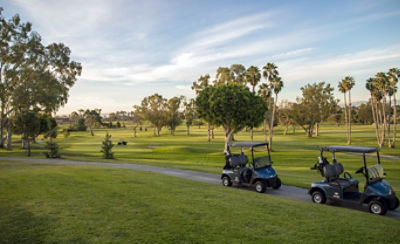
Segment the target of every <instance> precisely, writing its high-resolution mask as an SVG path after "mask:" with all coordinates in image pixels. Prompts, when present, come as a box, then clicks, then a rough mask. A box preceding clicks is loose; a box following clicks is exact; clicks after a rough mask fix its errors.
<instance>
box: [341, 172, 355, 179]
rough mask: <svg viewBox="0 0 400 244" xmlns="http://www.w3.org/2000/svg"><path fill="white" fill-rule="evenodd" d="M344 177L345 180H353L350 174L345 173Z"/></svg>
mask: <svg viewBox="0 0 400 244" xmlns="http://www.w3.org/2000/svg"><path fill="white" fill-rule="evenodd" d="M343 176H344V178H345V179H350V178H353V177H351V174H350V173H349V172H344V174H343Z"/></svg>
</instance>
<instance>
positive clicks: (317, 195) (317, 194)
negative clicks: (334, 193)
mask: <svg viewBox="0 0 400 244" xmlns="http://www.w3.org/2000/svg"><path fill="white" fill-rule="evenodd" d="M311 200H312V201H313V202H315V203H318V204H324V203H325V202H326V197H325V194H324V193H323V192H321V191H319V190H316V191H314V192H313V193H312V194H311Z"/></svg>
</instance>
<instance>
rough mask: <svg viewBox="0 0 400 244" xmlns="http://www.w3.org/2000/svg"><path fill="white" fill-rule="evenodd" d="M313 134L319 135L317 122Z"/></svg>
mask: <svg viewBox="0 0 400 244" xmlns="http://www.w3.org/2000/svg"><path fill="white" fill-rule="evenodd" d="M315 136H319V123H316V124H315Z"/></svg>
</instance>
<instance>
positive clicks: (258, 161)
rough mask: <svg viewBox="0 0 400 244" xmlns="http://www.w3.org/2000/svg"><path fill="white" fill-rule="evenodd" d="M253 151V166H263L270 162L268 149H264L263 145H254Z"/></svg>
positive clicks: (268, 164)
mask: <svg viewBox="0 0 400 244" xmlns="http://www.w3.org/2000/svg"><path fill="white" fill-rule="evenodd" d="M253 153H254V167H255V168H263V167H267V166H270V165H271V164H272V162H271V160H270V157H269V156H268V151H267V150H266V149H265V146H258V147H254V148H253Z"/></svg>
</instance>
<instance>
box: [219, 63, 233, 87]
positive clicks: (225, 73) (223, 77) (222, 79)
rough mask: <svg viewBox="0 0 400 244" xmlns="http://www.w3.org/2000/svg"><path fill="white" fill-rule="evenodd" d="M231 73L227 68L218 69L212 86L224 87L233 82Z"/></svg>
mask: <svg viewBox="0 0 400 244" xmlns="http://www.w3.org/2000/svg"><path fill="white" fill-rule="evenodd" d="M233 78H234V77H233V73H231V70H230V69H229V68H228V67H219V68H218V69H217V73H216V75H215V81H214V85H226V84H228V83H231V82H232V81H233Z"/></svg>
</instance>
